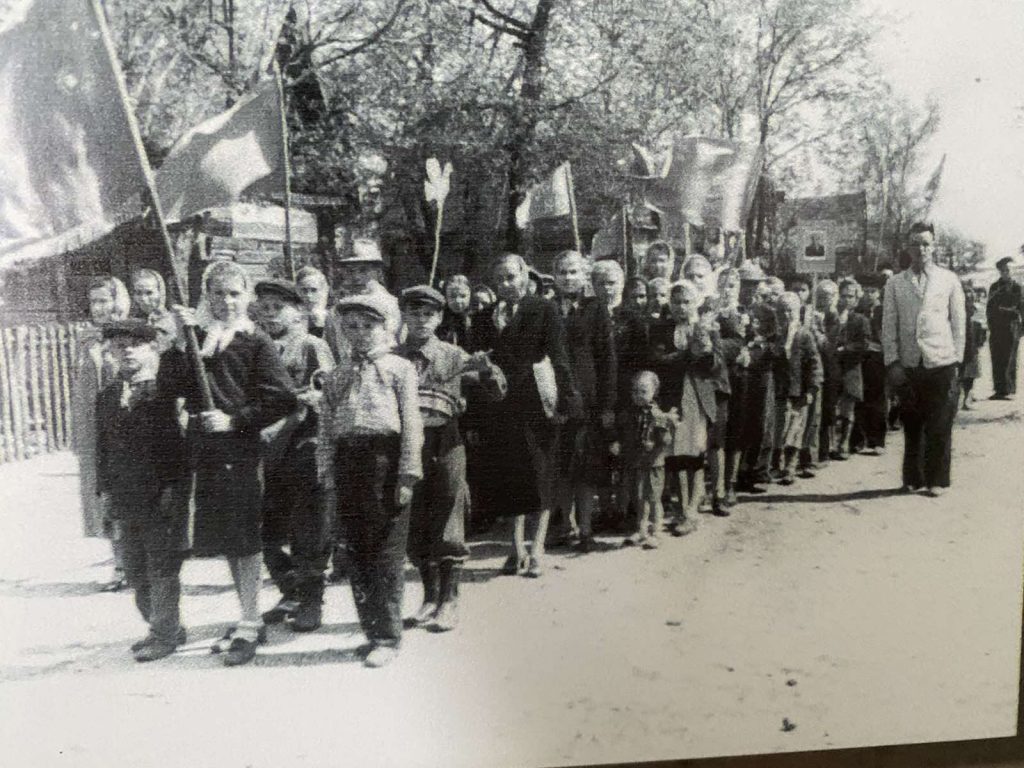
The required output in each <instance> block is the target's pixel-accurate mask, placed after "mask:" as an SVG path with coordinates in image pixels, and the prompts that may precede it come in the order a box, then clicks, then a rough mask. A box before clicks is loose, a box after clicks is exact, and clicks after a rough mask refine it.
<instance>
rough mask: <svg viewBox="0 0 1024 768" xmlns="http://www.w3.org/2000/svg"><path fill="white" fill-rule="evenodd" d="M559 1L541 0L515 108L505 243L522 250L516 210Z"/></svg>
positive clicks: (508, 148) (523, 185)
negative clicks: (546, 55)
mask: <svg viewBox="0 0 1024 768" xmlns="http://www.w3.org/2000/svg"><path fill="white" fill-rule="evenodd" d="M555 2H556V0H539V1H538V3H537V9H536V11H535V12H534V14H533V21H532V22H531V24H530V30H529V32H528V34H527V37H526V39H525V40H524V42H523V83H522V86H521V87H520V89H519V100H518V103H517V104H516V105H515V106H514V107H513V113H512V116H511V128H510V130H509V138H508V142H507V144H506V151H507V152H508V210H507V211H506V213H505V245H506V247H507V248H508V249H509V250H512V251H516V252H518V250H519V247H520V245H521V242H522V241H521V238H520V233H519V227H518V225H517V224H516V209H517V208H518V207H519V204H520V203H521V202H522V201H523V197H524V196H525V194H526V180H527V153H528V152H529V148H530V144H532V143H533V138H534V136H535V135H536V133H537V123H538V121H539V120H540V100H541V96H542V95H543V93H544V58H545V54H546V52H547V39H548V29H549V28H550V26H551V12H552V10H553V9H554V6H555Z"/></svg>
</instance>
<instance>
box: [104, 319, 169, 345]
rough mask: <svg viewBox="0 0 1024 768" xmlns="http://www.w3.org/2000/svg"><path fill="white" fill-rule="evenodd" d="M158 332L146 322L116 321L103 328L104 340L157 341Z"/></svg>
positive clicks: (132, 320)
mask: <svg viewBox="0 0 1024 768" xmlns="http://www.w3.org/2000/svg"><path fill="white" fill-rule="evenodd" d="M157 333H158V330H157V328H156V327H155V326H152V325H150V324H149V323H147V322H146V321H145V320H134V319H129V320H116V321H114V322H112V323H107V324H106V325H104V326H103V338H104V339H119V338H129V339H135V340H136V341H141V342H147V341H156V338H157Z"/></svg>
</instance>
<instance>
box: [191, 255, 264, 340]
mask: <svg viewBox="0 0 1024 768" xmlns="http://www.w3.org/2000/svg"><path fill="white" fill-rule="evenodd" d="M221 277H238V278H240V279H241V280H242V284H243V285H244V287H245V290H246V292H247V293H248V294H249V298H250V300H251V298H252V281H251V280H250V279H249V275H248V273H246V271H245V270H244V269H242V268H241V267H240V266H238V265H237V264H236V263H235V262H233V261H215V262H213V263H212V264H210V265H209V266H208V267H207V268H206V269H205V270H203V283H202V285H203V291H202V294H201V295H200V297H199V305H198V306H197V307H196V320H198V322H199V327H200V328H202V329H203V330H204V331H205V332H206V338H205V339H203V346H202V348H201V349H200V350H199V354H200V355H201V356H202V357H213V356H214V355H216V354H218V353H220V352H223V351H224V350H225V349H226V348H227V346H228V345H229V344H230V343H231V341H232V340H233V339H234V338H235V334H236V333H238V332H239V331H241V332H244V333H254V332H255V331H256V325H255V324H254V323H253V321H252V320H251V319H250V318H249V316H248V315H242V316H241V317H239V318H236V319H235V320H233V321H232V322H230V323H225V322H224V321H223V320H218V319H217V318H216V317H214V316H213V312H212V311H211V309H210V299H209V297H208V296H207V292H208V291H209V290H210V284H211V283H212V282H213V280H214V279H215V278H221Z"/></svg>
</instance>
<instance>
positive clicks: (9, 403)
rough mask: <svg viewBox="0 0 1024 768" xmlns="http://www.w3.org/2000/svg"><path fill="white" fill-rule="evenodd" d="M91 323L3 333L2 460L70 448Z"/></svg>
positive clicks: (22, 328) (0, 370) (0, 363)
mask: <svg viewBox="0 0 1024 768" xmlns="http://www.w3.org/2000/svg"><path fill="white" fill-rule="evenodd" d="M86 327H87V326H86V325H85V324H84V323H76V324H63V323H62V324H56V323H54V324H49V325H28V326H25V325H23V326H18V327H15V328H4V329H2V331H0V463H4V462H10V461H20V460H22V459H27V458H31V457H32V456H36V455H38V454H41V453H50V452H52V451H60V450H63V449H65V448H67V447H68V446H69V444H70V441H71V426H72V425H71V386H72V381H71V380H72V377H73V376H74V371H75V360H76V359H77V354H78V342H79V338H80V336H81V334H82V332H83V331H84V330H85V328H86Z"/></svg>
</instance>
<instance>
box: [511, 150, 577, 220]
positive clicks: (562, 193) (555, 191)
mask: <svg viewBox="0 0 1024 768" xmlns="http://www.w3.org/2000/svg"><path fill="white" fill-rule="evenodd" d="M571 195H572V189H571V186H570V182H569V163H562V164H561V165H560V166H558V167H557V168H556V169H555V170H554V172H552V174H551V175H550V176H549V177H548V178H547V179H545V180H544V181H542V182H541V183H540V184H537V185H535V186H533V187H531V188H530V191H529V192H527V193H526V197H525V198H523V202H521V203H520V204H519V207H518V208H516V224H517V225H518V226H519V228H520V229H525V228H526V227H527V226H529V224H530V222H533V221H538V220H540V219H554V218H557V217H559V216H571V215H572V202H571V199H570V198H571Z"/></svg>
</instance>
